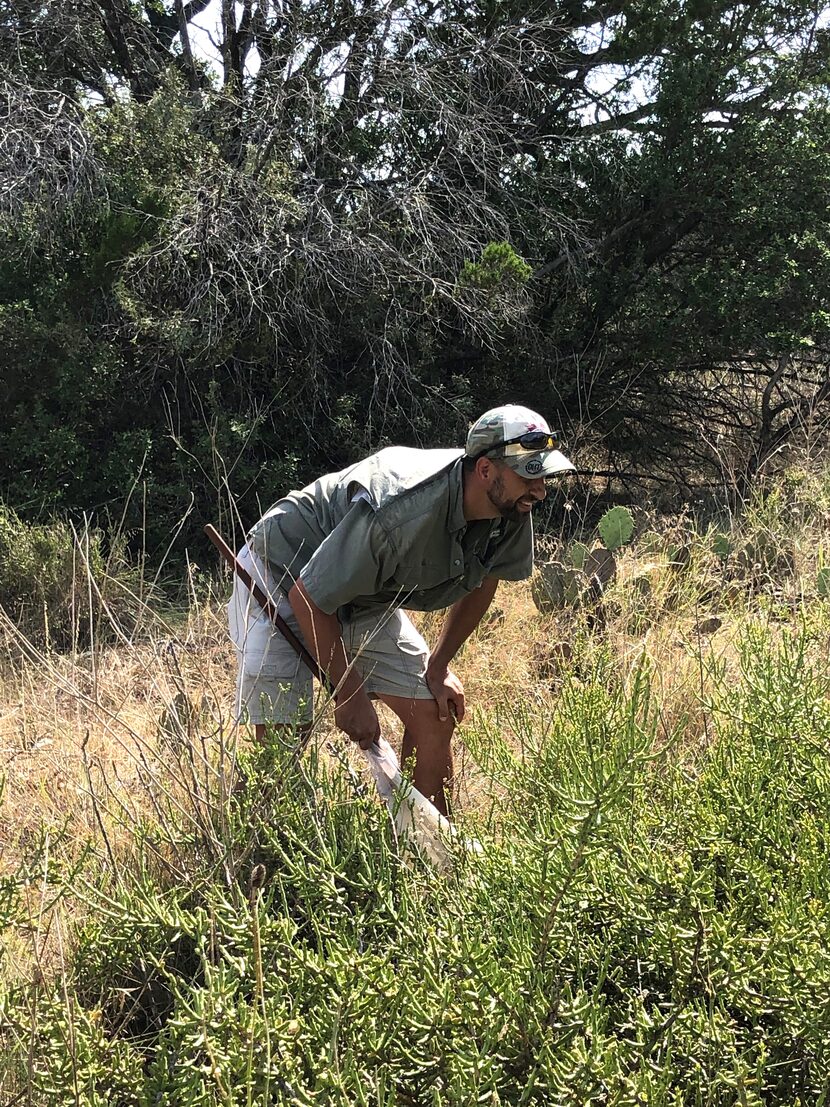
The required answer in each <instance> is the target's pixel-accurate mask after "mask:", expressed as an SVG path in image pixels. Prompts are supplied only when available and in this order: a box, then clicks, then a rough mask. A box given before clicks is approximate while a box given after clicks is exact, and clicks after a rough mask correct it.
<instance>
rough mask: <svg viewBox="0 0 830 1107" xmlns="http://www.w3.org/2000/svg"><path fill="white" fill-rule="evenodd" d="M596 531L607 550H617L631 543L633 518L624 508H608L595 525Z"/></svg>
mask: <svg viewBox="0 0 830 1107" xmlns="http://www.w3.org/2000/svg"><path fill="white" fill-rule="evenodd" d="M597 530H598V531H599V536H600V538H601V539H602V541H603V543H604V544H605V548H606V549H607V550H618V549H619V548H620V546H624V545H625V544H626V542H630V541H631V535H632V534H633V533H634V516H633V515H632V514H631V512H630V511H629V510H628V508H625V507H612V508H609V510H608V511H606V512H605V514H604V515H603V517H602V518H601V519H600V521H599V523H598V524H597Z"/></svg>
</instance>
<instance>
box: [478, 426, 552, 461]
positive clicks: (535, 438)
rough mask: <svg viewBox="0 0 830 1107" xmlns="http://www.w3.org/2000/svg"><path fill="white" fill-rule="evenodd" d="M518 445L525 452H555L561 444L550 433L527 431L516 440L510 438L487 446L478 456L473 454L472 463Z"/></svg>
mask: <svg viewBox="0 0 830 1107" xmlns="http://www.w3.org/2000/svg"><path fill="white" fill-rule="evenodd" d="M517 443H518V445H520V446H521V447H522V449H523V450H530V451H533V452H538V451H539V450H555V449H556V447H557V445H558V444H559V440H558V439H557V437H556V435H555V434H551V433H550V431H525V433H524V434H520V435H518V436H517V437H516V438H508V439H507V440H506V441H504V442H497V443H496V444H495V446H486V447H485V448H484V449H483V450H480V451H479V452H478V453H477V454H473V456H472V459H471V460H472V461H478V459H479V458H480V457H484V456H485V455H486V454H489V453H490V451H491V450H502V449H504V447H505V446H514V445H516V444H517Z"/></svg>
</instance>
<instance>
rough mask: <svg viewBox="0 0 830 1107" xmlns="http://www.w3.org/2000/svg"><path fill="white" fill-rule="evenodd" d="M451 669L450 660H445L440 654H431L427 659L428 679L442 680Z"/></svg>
mask: <svg viewBox="0 0 830 1107" xmlns="http://www.w3.org/2000/svg"><path fill="white" fill-rule="evenodd" d="M449 669H450V663H449V661H445V660H444V659H443V658H442V657H441V656H440V655H439V654H430V657H429V660H428V661H427V671H426V677H427V680H433V679H435V678H438V679H439V680H442V679H443V678H444V677H445V676H446V675H447V673H448V672H449Z"/></svg>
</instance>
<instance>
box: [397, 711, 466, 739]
mask: <svg viewBox="0 0 830 1107" xmlns="http://www.w3.org/2000/svg"><path fill="white" fill-rule="evenodd" d="M402 722H403V723H404V726H405V727H406V729H407V730H408V731H409V734H410V737H411V738H412V739H413V740H414V741H419V740H420V741H425V740H429V741H432V742H437V743H442V744H443V743H446V744H447V745H448V744H449V742H450V739H451V738H452V736H453V733H454V732H455V719H454V718H453V715H452V713H450V714H449V715H448V716H447V718H446V719H441V718H439V716H438V706H437V704H436V703H435V701H434V700H413V701H412V707H411V709H410V711H409V712H408V713H407V714H406V717H402Z"/></svg>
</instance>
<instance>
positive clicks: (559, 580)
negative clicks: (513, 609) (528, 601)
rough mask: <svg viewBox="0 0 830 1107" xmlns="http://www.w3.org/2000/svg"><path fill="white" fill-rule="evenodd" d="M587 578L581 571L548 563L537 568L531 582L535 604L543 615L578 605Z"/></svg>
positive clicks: (560, 564) (558, 563)
mask: <svg viewBox="0 0 830 1107" xmlns="http://www.w3.org/2000/svg"><path fill="white" fill-rule="evenodd" d="M584 581H585V577H584V574H583V572H582V570H581V569H574V568H571V567H570V566H567V565H563V564H562V563H561V562H559V561H548V562H544V563H543V564H541V565H539V566H537V569H536V572H535V573H534V574H533V581H532V582H531V593H532V595H533V602H534V603H535V604H536V606H537V608H538V609H539V611H541V612H542V614H543V615H550V614H551V613H552V612H554V611H559V610H561V609H562V608H563V607H567V606H569V605H572V604H578V603H579V599H580V596H581V594H582V589H583V586H584Z"/></svg>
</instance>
